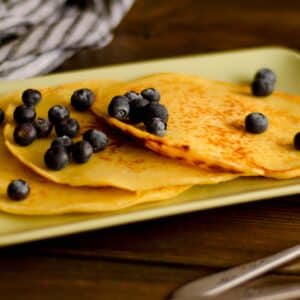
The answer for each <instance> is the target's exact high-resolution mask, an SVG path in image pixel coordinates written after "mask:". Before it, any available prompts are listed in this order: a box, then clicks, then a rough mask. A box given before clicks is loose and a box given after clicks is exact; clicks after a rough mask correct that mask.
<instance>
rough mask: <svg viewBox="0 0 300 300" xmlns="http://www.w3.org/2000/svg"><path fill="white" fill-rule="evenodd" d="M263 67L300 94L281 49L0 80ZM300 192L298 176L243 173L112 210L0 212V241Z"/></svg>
mask: <svg viewBox="0 0 300 300" xmlns="http://www.w3.org/2000/svg"><path fill="white" fill-rule="evenodd" d="M261 67H269V68H272V69H273V70H274V71H275V72H276V74H277V75H278V85H277V88H278V89H281V90H285V91H289V92H291V93H295V94H300V84H299V78H300V56H299V55H298V54H297V53H295V52H293V51H291V50H287V49H282V48H260V49H251V50H242V51H233V52H226V53H216V54H209V55H195V56H189V57H182V58H171V59H164V60H156V61H150V62H141V63H134V64H127V65H121V66H113V67H105V68H99V69H92V70H86V71H77V72H70V73H63V74H58V75H50V76H45V77H39V78H34V79H29V80H23V81H18V82H3V83H1V84H0V91H1V93H6V92H9V91H13V90H15V89H19V88H27V87H38V86H49V85H57V84H62V83H64V82H72V81H80V80H86V79H93V78H101V77H103V78H114V79H122V80H124V79H125V80H126V79H133V78H135V77H137V76H141V75H145V74H151V73H156V72H165V71H175V72H184V73H190V74H197V75H201V76H205V77H208V78H214V79H220V80H225V81H233V82H250V81H251V79H252V77H253V74H254V73H255V71H256V70H257V69H259V68H261ZM0 105H1V103H0ZM299 192H300V179H296V180H282V181H279V180H268V179H262V178H252V179H248V178H243V179H238V180H234V181H232V182H227V183H222V184H218V185H213V186H202V187H195V188H192V189H191V190H189V191H187V192H185V193H184V194H182V195H181V196H179V197H176V198H174V199H170V200H168V201H163V202H160V203H155V204H147V205H140V206H136V207H134V208H131V209H127V210H122V211H119V212H113V213H105V214H89V215H79V214H77V215H62V216H51V217H26V216H14V215H9V214H5V213H0V246H6V245H12V244H17V243H23V242H27V241H33V240H38V239H44V238H50V237H56V236H61V235H66V234H70V233H76V232H83V231H87V230H92V229H97V228H104V227H109V226H114V225H118V224H125V223H129V222H135V221H141V220H147V219H152V218H158V217H163V216H169V215H175V214H180V213H185V212H190V211H195V210H203V209H208V208H214V207H220V206H226V205H231V204H237V203H243V202H250V201H256V200H262V199H267V198H273V197H279V196H284V195H291V194H295V193H299ZM58 196H59V195H58Z"/></svg>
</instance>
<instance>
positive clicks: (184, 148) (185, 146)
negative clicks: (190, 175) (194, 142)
mask: <svg viewBox="0 0 300 300" xmlns="http://www.w3.org/2000/svg"><path fill="white" fill-rule="evenodd" d="M181 148H182V149H183V150H184V151H189V150H190V146H189V145H181Z"/></svg>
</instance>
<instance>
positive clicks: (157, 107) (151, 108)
mask: <svg viewBox="0 0 300 300" xmlns="http://www.w3.org/2000/svg"><path fill="white" fill-rule="evenodd" d="M153 118H159V119H161V120H162V121H163V122H165V123H167V122H168V119H169V113H168V110H167V109H166V107H165V106H164V105H162V104H159V103H156V102H154V103H150V104H149V105H147V107H146V108H145V122H147V120H151V119H153Z"/></svg>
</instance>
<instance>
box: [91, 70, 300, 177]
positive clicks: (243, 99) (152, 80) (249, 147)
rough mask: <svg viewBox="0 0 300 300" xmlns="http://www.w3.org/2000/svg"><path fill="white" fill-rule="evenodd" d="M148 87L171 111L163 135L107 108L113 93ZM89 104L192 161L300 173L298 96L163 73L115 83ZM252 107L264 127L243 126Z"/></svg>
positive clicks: (151, 144)
mask: <svg viewBox="0 0 300 300" xmlns="http://www.w3.org/2000/svg"><path fill="white" fill-rule="evenodd" d="M149 87H153V88H156V89H157V90H158V91H159V92H160V93H161V103H162V104H164V105H165V106H166V107H167V109H168V111H169V121H168V129H167V134H166V136H165V137H158V136H155V135H153V134H150V133H147V132H146V131H145V130H144V127H143V126H142V125H139V126H133V125H130V124H126V123H124V122H120V121H118V120H117V119H114V118H111V117H109V116H108V114H107V107H108V104H109V102H110V100H111V99H112V97H113V96H115V95H122V94H124V93H125V92H127V91H131V90H134V91H137V92H140V91H141V90H143V89H144V88H149ZM93 110H94V112H95V113H96V114H97V115H99V116H101V117H103V118H105V119H106V121H107V122H108V123H109V124H111V125H113V126H114V127H117V128H119V129H120V130H122V131H123V132H125V133H127V134H128V135H131V136H133V137H135V138H137V139H139V140H140V141H142V142H143V143H144V145H145V146H146V147H148V148H150V149H152V150H153V151H155V152H157V153H160V154H162V155H165V156H168V157H173V158H179V159H182V160H184V161H185V162H187V163H190V164H192V165H196V166H201V167H202V168H203V167H207V168H208V169H215V168H218V169H220V168H221V169H222V170H227V171H232V172H237V173H241V174H244V175H263V176H267V177H273V178H292V177H296V176H299V175H300V152H299V151H297V150H295V149H294V147H293V138H294V135H295V134H296V133H297V132H298V131H299V130H300V97H298V96H293V95H289V94H286V93H281V92H275V93H274V94H273V95H271V96H269V97H266V98H256V97H253V96H252V95H251V94H250V87H249V86H244V85H238V84H233V83H226V82H219V81H213V80H207V79H203V78H199V77H196V76H187V75H181V74H173V73H164V74H157V75H152V76H147V77H144V78H140V79H137V80H134V81H131V82H128V83H120V84H118V85H116V86H115V87H113V88H112V89H110V90H108V91H107V92H106V93H105V95H103V94H102V95H101V94H99V95H98V96H97V99H96V103H95V104H94V106H93ZM251 112H261V113H263V114H265V115H266V116H267V117H268V120H269V127H268V129H267V131H266V132H264V133H262V134H251V133H247V132H246V131H245V128H244V120H245V117H246V115H247V114H249V113H251Z"/></svg>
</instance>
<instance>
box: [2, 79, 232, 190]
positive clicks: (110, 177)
mask: <svg viewBox="0 0 300 300" xmlns="http://www.w3.org/2000/svg"><path fill="white" fill-rule="evenodd" d="M114 84H115V83H114V82H111V81H105V80H100V81H97V82H85V83H84V84H82V83H75V84H71V85H70V84H69V85H67V86H60V87H56V88H47V89H41V92H42V95H43V100H42V101H41V103H40V104H38V106H37V107H36V109H37V116H39V117H47V112H48V110H49V108H50V107H52V106H54V105H56V104H63V105H66V106H67V107H68V108H69V110H70V111H71V117H73V118H75V119H77V120H78V121H79V123H80V125H81V133H82V132H84V131H85V130H87V129H90V128H98V129H101V130H103V131H105V132H106V133H107V135H108V136H109V140H110V143H109V146H108V147H107V148H106V149H105V150H104V151H102V152H98V153H95V154H94V155H93V156H92V158H91V160H90V161H88V162H87V163H85V164H75V163H70V164H69V165H68V166H67V167H66V168H64V169H62V170H59V171H53V170H49V169H47V167H46V166H45V164H44V153H45V152H46V150H47V149H48V148H49V146H50V144H51V141H52V140H53V138H54V136H55V134H54V132H53V133H52V135H51V136H50V137H49V138H43V139H38V140H36V141H35V142H34V143H33V144H31V145H29V146H27V147H22V146H19V145H17V144H16V143H15V142H14V140H13V131H14V128H15V123H14V122H13V121H12V114H13V111H14V108H15V105H10V106H9V107H8V109H7V112H6V115H7V116H8V122H7V123H6V125H5V128H4V136H5V145H6V146H7V148H8V149H9V151H10V152H11V153H12V154H13V155H14V156H15V157H16V158H17V159H18V160H19V161H20V162H22V163H23V164H24V165H26V166H27V167H29V168H30V169H31V170H33V171H34V172H36V173H37V174H39V175H41V176H43V177H44V178H46V179H48V180H50V181H52V182H55V183H59V184H67V185H70V186H87V187H103V186H110V187H117V188H121V189H125V190H129V191H134V192H136V191H146V190H152V189H160V188H164V187H172V186H181V185H194V184H213V183H218V182H222V181H226V180H231V179H233V178H235V177H236V175H233V174H231V173H226V172H212V171H209V172H208V171H206V170H201V169H199V168H197V167H191V166H188V165H186V164H184V163H181V162H179V161H176V160H172V159H168V158H165V157H163V156H160V155H157V154H155V153H153V152H152V151H150V150H147V149H145V148H143V147H140V146H138V145H137V144H136V143H135V142H134V141H130V139H128V137H127V136H125V135H123V134H122V133H121V132H117V133H116V132H115V133H113V131H112V129H111V128H107V126H105V124H103V123H101V122H100V121H99V120H98V118H97V117H96V116H94V114H92V113H91V112H84V113H82V112H76V111H74V110H73V109H72V107H71V105H70V104H69V102H70V97H71V94H72V93H73V91H74V90H76V89H78V88H82V87H86V88H90V89H92V90H94V91H96V90H97V94H98V95H100V94H101V93H103V92H104V91H105V90H106V89H109V88H111V87H112V86H113V85H114ZM8 98H10V99H12V101H13V102H14V103H15V102H16V100H15V99H16V98H17V99H19V96H16V95H15V94H14V95H10V96H8ZM77 139H80V137H79V138H77Z"/></svg>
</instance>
